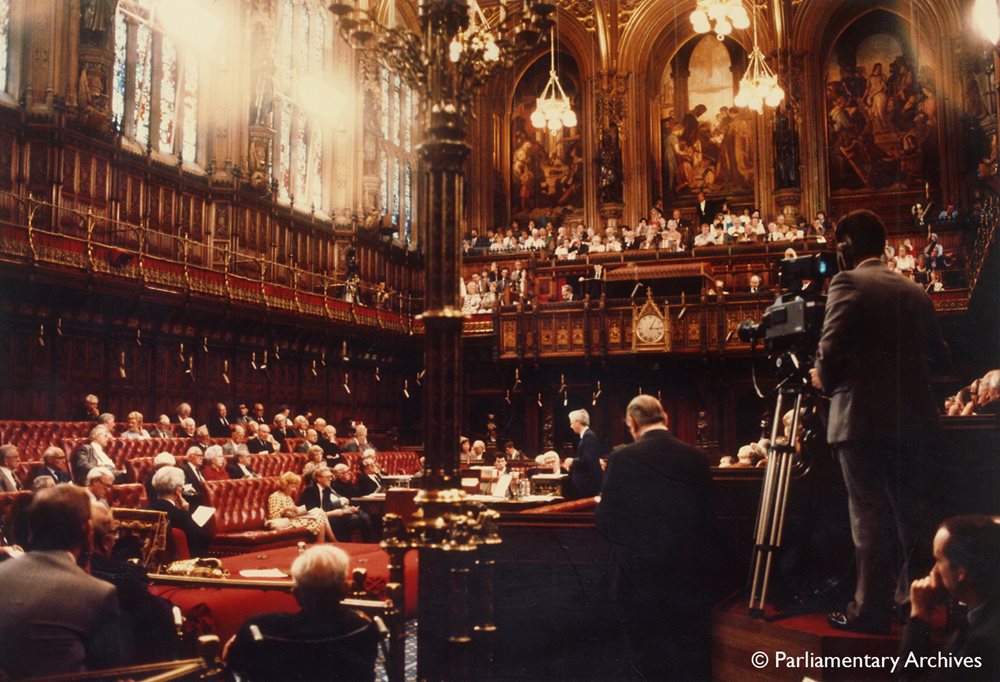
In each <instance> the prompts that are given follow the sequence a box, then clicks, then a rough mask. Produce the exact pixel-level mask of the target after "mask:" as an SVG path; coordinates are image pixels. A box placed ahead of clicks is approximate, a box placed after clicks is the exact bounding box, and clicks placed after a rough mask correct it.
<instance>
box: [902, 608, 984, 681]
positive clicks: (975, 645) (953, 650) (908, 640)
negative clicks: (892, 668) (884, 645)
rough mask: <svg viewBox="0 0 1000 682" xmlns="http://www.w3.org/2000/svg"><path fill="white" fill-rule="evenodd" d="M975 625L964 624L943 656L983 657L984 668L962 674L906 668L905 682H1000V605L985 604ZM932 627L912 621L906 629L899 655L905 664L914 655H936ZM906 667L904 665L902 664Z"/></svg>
mask: <svg viewBox="0 0 1000 682" xmlns="http://www.w3.org/2000/svg"><path fill="white" fill-rule="evenodd" d="M973 616H974V617H973V618H972V622H969V621H968V620H967V621H965V622H964V623H961V624H960V626H959V628H958V629H957V630H955V632H953V633H952V634H951V636H950V637H949V638H948V641H947V642H945V645H944V647H942V649H941V653H943V654H946V655H951V656H955V657H957V658H963V657H966V656H969V657H971V658H976V657H979V658H980V660H981V661H982V667H979V668H970V667H966V668H961V669H960V670H961V672H958V670H955V669H947V668H939V669H933V668H926V667H925V668H914V667H906V668H903V671H902V672H903V674H902V679H904V680H934V681H935V682H947V681H949V680H957V679H961V680H970V681H972V682H979V681H982V682H988V681H992V680H998V679H1000V604H991V603H989V602H987V603H986V604H983V606H982V611H980V612H977V613H975V614H973ZM930 637H931V632H930V625H928V624H927V622H926V621H924V620H922V619H920V618H911V619H910V621H909V622H908V623H907V624H906V627H905V628H903V638H902V640H901V641H900V648H899V654H900V656H901V657H903V661H905V660H906V658H907V657H908V656H909V655H910V654H911V653H913V654H915V655H916V656H929V655H933V652H932V651H931V646H930ZM901 664H902V661H901Z"/></svg>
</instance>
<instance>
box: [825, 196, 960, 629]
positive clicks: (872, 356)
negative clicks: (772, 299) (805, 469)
mask: <svg viewBox="0 0 1000 682" xmlns="http://www.w3.org/2000/svg"><path fill="white" fill-rule="evenodd" d="M835 234H836V240H837V260H838V263H839V265H840V270H841V272H840V273H838V274H837V275H836V276H835V277H834V278H833V280H832V281H831V283H830V289H829V292H828V298H827V302H826V315H825V319H824V323H823V332H822V337H821V339H820V343H819V351H818V354H817V359H816V368H815V369H812V370H810V377H811V380H812V383H813V386H815V387H816V388H817V389H820V390H823V391H825V392H826V393H828V394H829V395H830V396H831V403H830V413H829V423H828V425H827V441H828V442H829V443H830V445H831V446H833V448H834V450H835V451H836V454H837V458H838V460H839V461H840V466H841V472H842V473H843V476H844V484H845V486H846V488H847V497H848V511H849V514H850V519H851V535H852V537H853V540H854V547H855V563H856V565H857V585H856V588H855V593H854V601H853V602H851V603H850V604H848V606H847V608H846V610H845V611H844V612H834V613H831V614H830V616H829V618H828V620H829V622H830V624H831V625H832V626H833V627H836V628H839V629H844V630H853V631H857V632H873V633H885V632H888V630H889V627H890V624H891V621H892V608H893V585H894V583H895V602H896V605H897V606H898V607H899V606H903V605H904V604H905V602H906V601H907V597H908V587H909V577H910V576H909V572H908V567H909V564H910V562H911V560H912V559H913V557H914V548H915V546H916V542H917V540H918V538H920V537H922V531H924V530H925V528H924V526H923V520H924V517H925V515H926V502H925V499H924V495H923V485H922V481H921V479H922V475H923V472H924V471H925V468H926V461H927V460H926V459H925V458H926V455H928V454H930V453H931V452H932V451H933V447H934V443H935V440H936V438H935V436H936V432H937V420H938V413H937V409H936V406H935V401H934V397H933V395H932V393H931V389H930V384H931V371H930V367H931V366H932V364H931V363H932V362H933V363H934V366H940V364H941V363H944V362H946V361H947V356H948V350H947V347H946V346H945V343H944V340H943V339H942V337H941V330H940V327H939V325H938V320H937V315H936V313H935V311H934V305H933V304H932V303H931V301H930V299H929V298H928V296H927V293H926V292H925V291H924V290H923V289H922V288H921V287H920V286H918V285H916V284H914V283H913V282H911V281H909V280H908V279H906V278H904V277H899V276H898V275H896V274H895V273H893V272H891V271H890V270H889V269H888V268H887V267H886V266H885V265H883V264H882V263H881V262H880V260H879V259H880V257H881V255H882V252H883V249H884V248H885V226H884V225H883V224H882V221H881V219H880V218H879V217H878V216H877V215H875V214H874V213H872V212H871V211H867V210H861V211H854V212H852V213H850V214H848V215H847V216H845V217H844V218H843V219H841V221H840V222H839V223H838V225H837V228H836V233H835ZM897 555H898V556H899V557H900V558H901V559H902V561H901V562H899V561H897ZM900 563H902V565H901V566H900V565H899V564H900ZM897 579H898V580H897Z"/></svg>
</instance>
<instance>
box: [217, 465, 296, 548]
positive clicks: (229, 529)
mask: <svg viewBox="0 0 1000 682" xmlns="http://www.w3.org/2000/svg"><path fill="white" fill-rule="evenodd" d="M277 488H278V479H277V478H252V479H246V478H241V479H237V480H233V481H207V482H206V483H205V491H206V492H207V494H208V505H209V506H211V507H214V508H215V516H214V518H213V520H212V522H213V523H214V527H215V534H214V536H213V537H212V542H211V544H210V546H209V551H210V552H211V553H212V554H216V555H220V556H227V555H231V554H243V553H246V552H250V551H253V550H263V549H274V548H277V547H287V546H288V545H294V544H295V543H297V542H299V541H300V540H304V541H309V540H312V539H313V535H312V533H310V532H309V531H308V530H306V529H304V528H288V529H285V530H268V529H266V528H265V527H264V522H265V521H266V520H267V498H268V497H270V495H271V493H273V492H274V491H275V490H277Z"/></svg>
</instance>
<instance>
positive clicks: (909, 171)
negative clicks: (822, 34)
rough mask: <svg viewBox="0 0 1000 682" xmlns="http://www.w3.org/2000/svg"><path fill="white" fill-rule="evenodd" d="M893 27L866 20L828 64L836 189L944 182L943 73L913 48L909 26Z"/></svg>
mask: <svg viewBox="0 0 1000 682" xmlns="http://www.w3.org/2000/svg"><path fill="white" fill-rule="evenodd" d="M896 23H897V24H898V20H897V21H896ZM873 25H874V26H875V27H876V28H874V29H873V28H872V26H873ZM892 29H893V26H892V22H890V21H887V20H882V21H879V20H878V17H875V21H874V22H868V21H866V20H861V21H859V22H858V23H856V24H855V25H854V26H853V27H852V28H850V29H848V31H846V32H845V33H844V34H843V35H842V36H841V37H840V39H839V40H838V42H837V44H836V45H835V47H834V50H833V52H832V54H831V56H830V58H829V60H828V61H827V65H826V73H827V83H826V131H827V153H828V162H829V169H830V191H831V192H846V191H874V190H899V191H904V190H909V189H922V188H924V186H925V183H929V184H930V185H931V186H933V185H935V184H936V182H935V178H936V176H937V174H938V165H939V154H938V130H937V126H938V103H937V86H936V83H935V68H934V65H933V64H930V63H927V59H926V58H924V59H923V60H920V59H918V58H917V56H916V55H915V54H914V53H913V52H912V50H911V49H909V47H908V44H907V41H906V39H905V37H904V36H905V35H906V34H905V33H904V32H903V31H902V30H901V27H898V28H897V30H892ZM921 61H922V62H923V63H921Z"/></svg>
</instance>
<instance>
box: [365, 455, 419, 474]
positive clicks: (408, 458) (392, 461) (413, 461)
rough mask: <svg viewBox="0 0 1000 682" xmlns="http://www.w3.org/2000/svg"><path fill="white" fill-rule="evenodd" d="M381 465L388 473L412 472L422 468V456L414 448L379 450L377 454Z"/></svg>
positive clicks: (376, 456)
mask: <svg viewBox="0 0 1000 682" xmlns="http://www.w3.org/2000/svg"><path fill="white" fill-rule="evenodd" d="M375 459H376V461H377V462H378V465H379V467H380V468H381V469H382V471H384V472H385V473H387V474H390V475H394V474H412V473H414V472H415V471H417V470H418V469H419V468H420V456H419V455H417V453H416V452H413V451H412V450H409V451H397V452H378V453H376V455H375Z"/></svg>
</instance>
